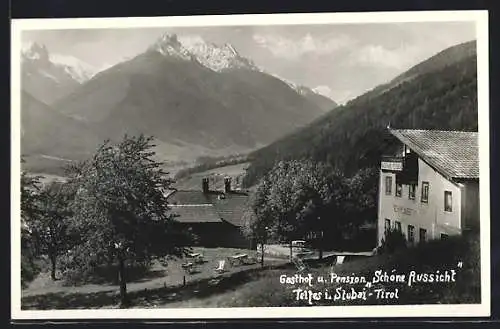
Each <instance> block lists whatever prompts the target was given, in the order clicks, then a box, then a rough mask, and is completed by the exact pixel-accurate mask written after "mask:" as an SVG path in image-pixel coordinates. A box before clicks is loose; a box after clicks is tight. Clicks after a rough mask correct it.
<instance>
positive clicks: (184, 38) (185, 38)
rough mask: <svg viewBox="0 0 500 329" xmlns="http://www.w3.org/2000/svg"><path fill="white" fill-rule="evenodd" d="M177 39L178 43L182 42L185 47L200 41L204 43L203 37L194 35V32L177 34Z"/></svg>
mask: <svg viewBox="0 0 500 329" xmlns="http://www.w3.org/2000/svg"><path fill="white" fill-rule="evenodd" d="M177 39H178V40H179V42H180V43H182V44H183V45H184V46H186V47H189V46H192V45H196V44H200V43H205V41H204V40H203V38H202V37H201V36H199V35H195V34H183V35H178V36H177Z"/></svg>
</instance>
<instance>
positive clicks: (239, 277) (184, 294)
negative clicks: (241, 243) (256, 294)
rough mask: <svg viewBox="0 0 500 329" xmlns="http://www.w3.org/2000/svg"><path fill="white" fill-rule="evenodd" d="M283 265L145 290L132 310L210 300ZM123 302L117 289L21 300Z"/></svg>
mask: <svg viewBox="0 0 500 329" xmlns="http://www.w3.org/2000/svg"><path fill="white" fill-rule="evenodd" d="M292 266H293V265H290V264H284V265H278V266H265V267H263V268H262V267H260V266H259V267H255V268H251V269H246V270H242V271H239V272H235V273H223V274H221V275H219V276H216V277H212V278H208V279H200V280H196V281H192V282H188V283H187V284H186V285H185V286H182V285H180V286H175V287H162V288H157V289H144V290H140V291H133V292H130V293H128V298H129V300H130V302H131V307H154V305H159V304H167V303H172V302H178V301H185V300H188V299H190V298H193V297H207V296H210V295H213V294H219V293H222V292H225V291H228V290H230V289H234V288H235V287H237V286H239V285H242V284H244V283H246V282H249V281H251V280H253V279H255V278H256V277H258V276H259V273H260V272H261V271H263V270H269V269H279V268H287V267H292ZM119 301H120V296H119V294H118V289H112V290H108V291H102V292H97V293H87V294H82V293H69V294H68V293H66V294H65V293H49V294H44V295H36V296H27V297H24V298H22V302H21V304H22V306H21V308H22V309H23V310H28V309H37V310H53V309H89V308H102V307H111V308H113V307H117V305H118V304H119Z"/></svg>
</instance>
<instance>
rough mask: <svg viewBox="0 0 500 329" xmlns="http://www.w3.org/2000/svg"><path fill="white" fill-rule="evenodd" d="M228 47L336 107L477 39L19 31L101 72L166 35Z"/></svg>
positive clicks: (393, 29)
mask: <svg viewBox="0 0 500 329" xmlns="http://www.w3.org/2000/svg"><path fill="white" fill-rule="evenodd" d="M165 32H169V33H175V34H177V35H178V36H179V38H180V39H181V40H182V39H192V38H195V39H196V38H202V39H204V40H206V41H209V42H213V43H216V44H224V43H230V44H232V45H233V46H234V47H235V49H236V50H237V51H238V52H239V53H240V55H242V56H244V57H247V58H249V59H251V60H253V61H254V62H255V63H256V64H257V65H258V66H259V67H261V68H263V69H265V70H266V71H268V72H271V73H273V74H276V75H278V76H280V77H283V78H285V79H287V80H290V81H293V82H295V83H298V84H301V85H305V86H307V87H310V88H313V89H314V90H317V91H318V92H321V93H323V94H324V95H326V96H328V97H330V98H331V99H333V100H334V101H336V102H337V103H339V104H343V103H345V102H346V101H348V100H350V99H352V98H355V97H357V96H359V95H361V94H363V93H364V92H366V91H368V90H370V89H372V88H374V87H375V86H377V85H379V84H381V83H385V82H388V81H389V80H390V79H392V78H394V77H395V76H397V75H398V74H400V73H402V72H404V71H406V70H407V69H409V68H410V67H412V66H413V65H415V64H417V63H419V62H421V61H423V60H425V59H427V58H429V57H431V56H433V55H435V54H436V53H438V52H440V51H441V50H444V49H446V48H448V47H450V46H453V45H456V44H459V43H462V42H466V41H470V40H474V39H475V38H476V31H475V26H474V23H473V22H411V23H370V24H367V23H358V24H323V25H318V24H316V25H286V26H285V25H283V26H278V25H265V26H262V25H260V26H219V27H180V28H175V27H166V28H130V29H127V28H120V29H73V30H68V29H66V30H39V31H24V32H23V35H22V42H23V43H25V42H38V43H41V44H44V45H45V46H46V47H47V49H48V50H49V52H50V53H56V54H61V55H69V56H73V57H76V58H78V59H80V60H83V61H84V62H87V63H89V64H91V65H92V66H94V67H97V68H105V67H109V66H111V65H114V64H116V63H118V62H120V61H123V60H126V59H129V58H132V57H134V56H136V55H138V54H140V53H142V52H144V51H145V50H146V49H147V48H148V46H149V45H151V44H152V43H154V42H155V40H157V39H158V38H159V37H160V36H161V35H162V34H163V33H165Z"/></svg>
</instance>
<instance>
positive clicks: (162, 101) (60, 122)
mask: <svg viewBox="0 0 500 329" xmlns="http://www.w3.org/2000/svg"><path fill="white" fill-rule="evenodd" d="M21 56H22V67H21V72H22V79H21V85H22V99H21V107H22V124H23V127H22V129H23V132H24V133H23V138H22V152H23V153H24V154H26V155H29V156H30V157H31V158H37V157H38V158H40V157H44V158H45V159H47V158H51V159H59V158H61V159H68V160H80V159H81V158H84V157H85V156H88V155H90V154H91V153H92V152H93V151H94V150H95V149H96V147H97V145H98V144H99V143H100V142H101V141H103V140H104V139H108V138H109V139H112V140H115V139H119V138H121V137H123V135H124V134H129V135H131V134H138V133H144V134H147V135H152V136H154V137H156V139H157V145H158V153H159V155H160V156H161V157H162V158H163V159H165V160H169V161H174V162H175V161H190V160H191V159H195V158H196V157H199V156H202V155H211V156H219V155H228V154H231V153H241V152H248V151H251V150H255V149H257V148H259V147H262V146H265V145H267V144H269V143H271V142H273V141H274V140H276V139H278V138H280V137H282V136H284V135H286V134H288V133H291V132H292V131H294V130H296V129H297V128H300V127H303V126H305V125H307V124H308V123H310V122H312V121H313V120H314V119H316V118H318V117H320V116H321V115H323V114H324V113H326V112H327V111H329V110H331V109H333V108H335V107H336V106H337V105H336V104H335V102H334V101H332V100H330V99H329V98H327V97H324V96H322V95H320V94H318V93H316V92H314V91H313V90H312V89H310V88H307V87H304V86H298V85H295V84H291V83H289V82H287V81H283V80H281V79H279V78H277V77H275V76H273V75H272V74H271V73H268V72H266V71H265V70H263V69H261V68H259V67H258V66H257V65H255V64H254V63H253V62H252V61H251V60H250V59H248V58H245V57H243V56H241V55H240V54H239V53H238V52H237V51H236V49H235V48H234V47H233V46H231V45H230V44H224V45H216V44H213V43H209V42H205V41H198V42H196V43H189V44H188V43H186V44H183V43H182V42H181V41H180V40H179V38H178V37H177V36H176V35H175V34H164V35H163V36H161V37H160V38H159V39H158V40H156V42H154V43H153V44H151V45H150V46H149V47H148V48H147V49H145V51H144V52H142V53H140V54H138V55H137V56H135V57H134V58H132V59H130V60H126V61H123V62H121V63H118V64H116V65H114V66H112V67H110V68H108V69H106V70H103V71H99V70H96V69H95V68H93V67H91V66H90V65H86V64H85V63H83V62H81V61H80V60H77V59H76V58H71V57H68V56H57V55H55V54H50V53H49V51H48V50H47V48H46V47H45V46H43V45H40V44H37V43H33V44H31V45H29V46H27V47H25V48H24V49H23V51H22V55H21ZM58 127H59V128H58ZM27 162H28V163H29V159H28V160H27ZM35 167H36V166H35ZM33 169H34V170H38V169H41V170H43V169H44V168H33Z"/></svg>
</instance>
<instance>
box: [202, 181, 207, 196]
mask: <svg viewBox="0 0 500 329" xmlns="http://www.w3.org/2000/svg"><path fill="white" fill-rule="evenodd" d="M201 186H202V189H203V193H208V178H203V179H202V181H201Z"/></svg>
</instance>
